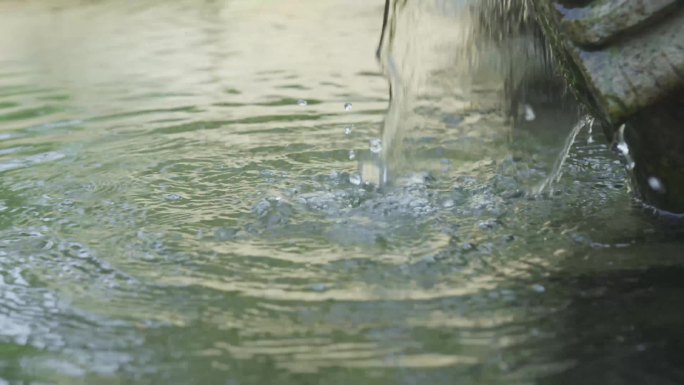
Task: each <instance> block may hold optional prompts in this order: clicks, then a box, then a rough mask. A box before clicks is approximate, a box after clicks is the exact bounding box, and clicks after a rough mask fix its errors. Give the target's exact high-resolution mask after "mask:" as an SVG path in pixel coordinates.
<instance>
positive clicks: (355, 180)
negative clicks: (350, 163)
mask: <svg viewBox="0 0 684 385" xmlns="http://www.w3.org/2000/svg"><path fill="white" fill-rule="evenodd" d="M349 183H351V184H353V185H354V186H360V185H361V175H359V174H351V175H349Z"/></svg>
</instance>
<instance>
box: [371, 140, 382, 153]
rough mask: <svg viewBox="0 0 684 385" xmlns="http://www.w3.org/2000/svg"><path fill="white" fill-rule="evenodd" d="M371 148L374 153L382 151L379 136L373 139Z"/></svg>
mask: <svg viewBox="0 0 684 385" xmlns="http://www.w3.org/2000/svg"><path fill="white" fill-rule="evenodd" d="M370 150H371V152H372V153H373V154H378V153H380V151H382V141H381V140H380V139H378V138H375V139H371V141H370Z"/></svg>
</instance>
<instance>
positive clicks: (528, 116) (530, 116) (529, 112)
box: [525, 104, 537, 122]
mask: <svg viewBox="0 0 684 385" xmlns="http://www.w3.org/2000/svg"><path fill="white" fill-rule="evenodd" d="M536 118H537V116H536V115H535V114H534V110H533V109H532V106H530V105H529V104H525V120H527V121H528V122H531V121H533V120H534V119H536Z"/></svg>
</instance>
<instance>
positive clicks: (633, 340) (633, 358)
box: [0, 0, 684, 385]
mask: <svg viewBox="0 0 684 385" xmlns="http://www.w3.org/2000/svg"><path fill="white" fill-rule="evenodd" d="M432 3H439V2H431V3H430V4H432ZM382 5H383V4H381V2H367V1H360V0H359V1H346V0H326V1H320V0H292V1H287V2H285V1H280V2H276V1H266V0H262V1H246V0H242V1H240V0H233V1H191V0H178V1H141V2H125V1H118V2H117V1H98V2H76V1H68V0H57V1H52V2H48V1H34V2H23V1H16V0H9V1H4V2H0V384H3V385H4V384H228V385H237V384H354V383H356V384H579V383H582V384H681V383H682V382H684V369H683V368H684V328H682V325H684V324H683V322H684V310H682V309H684V280H683V279H682V277H684V258H683V257H684V252H683V251H682V238H681V236H680V235H679V234H678V233H677V232H674V231H671V230H670V229H668V228H666V227H664V226H663V225H662V224H660V223H659V222H657V221H655V220H653V219H652V218H650V217H649V216H648V215H647V213H645V212H644V211H643V210H642V209H641V208H640V207H639V205H638V204H637V203H636V202H634V201H633V200H632V197H631V195H630V193H629V191H628V188H627V187H626V182H625V173H624V169H623V166H622V165H621V164H620V162H619V161H618V159H617V156H616V155H615V154H614V153H613V152H612V151H610V149H609V144H608V143H606V142H605V140H604V138H603V136H602V135H601V133H600V132H596V131H598V130H594V132H593V135H592V136H590V134H589V132H588V131H587V130H586V129H585V130H583V131H581V132H580V133H579V134H578V135H577V138H576V140H575V143H574V145H573V146H572V148H571V149H570V152H569V156H568V158H567V159H566V160H565V162H564V164H563V167H562V178H561V180H560V182H558V183H557V184H555V185H553V189H552V190H553V191H554V192H553V193H551V194H546V195H542V196H535V195H534V194H532V193H531V191H534V189H535V188H537V187H538V186H539V185H540V184H542V183H543V182H544V180H545V178H547V176H548V175H549V173H550V172H551V169H552V167H553V164H554V162H555V161H556V158H557V156H558V154H559V152H560V151H561V147H562V146H563V143H564V141H565V139H566V137H567V136H568V134H569V132H570V130H571V128H572V127H573V126H574V125H575V124H576V123H577V122H578V121H580V120H581V119H582V116H581V114H579V113H577V112H576V108H575V107H574V106H573V105H572V103H569V102H567V101H564V102H561V101H558V102H557V103H545V104H537V105H535V104H532V106H531V107H532V108H534V113H535V114H534V115H535V117H534V120H529V121H528V120H525V119H524V118H518V119H514V120H507V119H505V117H504V116H503V115H502V114H501V113H500V112H499V111H500V107H501V105H500V99H499V98H497V97H496V96H495V95H498V94H497V92H498V91H499V90H500V85H501V84H502V81H503V80H501V79H499V78H496V77H493V75H491V74H492V73H495V72H496V71H495V70H496V66H493V67H492V68H489V69H487V70H486V71H485V70H483V72H482V73H478V74H479V75H478V74H475V75H477V76H470V75H468V76H462V78H459V77H458V73H454V71H450V70H449V69H450V68H452V69H453V68H461V67H460V66H459V65H457V64H458V63H461V62H460V61H458V58H459V57H462V56H458V55H453V52H454V51H453V50H454V49H456V48H458V47H454V46H451V45H448V44H451V43H449V42H453V41H455V40H454V39H451V38H452V37H454V36H457V35H458V34H459V33H460V32H459V31H458V30H455V31H452V30H450V29H449V28H450V27H449V26H453V25H454V24H453V23H452V22H453V19H450V18H452V17H455V16H454V13H453V12H452V13H450V12H451V11H453V9H451V8H449V7H445V8H440V13H435V12H432V11H434V9H432V11H430V10H427V11H424V12H422V13H421V12H416V13H409V14H407V15H409V16H411V15H413V16H416V15H417V16H420V17H413V18H412V19H411V18H410V19H411V20H414V21H413V23H416V20H417V21H418V22H419V24H420V25H421V26H424V27H425V30H421V31H420V33H419V34H418V33H417V34H416V35H415V36H416V39H417V40H416V41H414V42H413V43H411V42H408V43H406V42H404V43H403V45H402V44H398V45H397V47H404V48H405V50H404V51H402V52H403V53H400V52H399V50H398V49H397V50H396V51H393V52H394V54H395V55H396V57H394V59H395V60H396V63H394V64H391V65H389V64H387V63H385V65H384V67H383V66H381V65H379V64H378V62H377V61H376V58H375V56H374V53H375V49H376V44H377V41H378V37H379V32H380V27H381V21H382V13H383V7H382ZM433 5H434V4H433ZM437 8H439V7H437ZM450 10H451V11H450ZM456 13H457V12H456ZM440 14H441V15H442V16H439V15H440ZM402 23H408V24H407V25H410V22H407V21H404V22H401V21H400V22H399V24H400V25H401V24H402ZM445 28H446V29H445ZM445 31H447V32H448V31H451V32H449V33H446V32H445ZM435 32H444V33H435ZM450 33H452V34H450ZM458 36H460V35H458ZM397 39H399V38H397ZM456 40H458V39H456ZM445 44H447V45H445ZM445 47H446V48H447V49H445ZM402 58H403V59H402ZM407 58H408V59H413V61H411V60H408V59H407ZM428 59H429V60H428ZM386 60H387V58H386ZM391 66H396V68H395V69H391V71H390V72H392V71H395V70H397V71H398V73H399V74H400V75H401V76H403V78H402V79H401V81H402V83H401V84H403V85H405V86H406V87H407V88H406V89H407V90H408V89H414V88H415V89H416V91H415V92H413V93H412V94H411V96H410V97H409V96H406V95H404V96H403V97H404V98H403V99H401V100H402V103H403V104H401V105H399V106H398V107H397V106H395V107H394V109H390V110H389V111H388V103H389V95H388V82H387V80H386V78H385V77H384V76H383V71H385V72H387V69H388V68H390V67H391ZM381 68H382V69H381ZM392 68H394V67H392ZM407 69H411V70H412V71H413V72H411V73H410V74H408V75H407V73H408V72H406V71H407ZM488 71H489V72H488ZM392 73H395V72H392ZM459 73H460V72H459ZM487 74H489V75H487ZM395 75H396V73H395ZM393 76H394V75H393ZM464 78H465V79H466V80H467V81H464ZM454 79H456V80H454ZM414 83H415V84H414ZM497 87H498V88H497ZM394 92H395V95H398V94H397V92H398V91H397V90H396V88H395V90H394ZM402 92H408V91H402ZM299 99H303V100H306V101H307V104H306V105H300V104H303V103H298V100H299ZM345 103H352V104H353V106H352V108H351V110H349V111H347V110H345V108H344V105H345ZM383 127H384V134H383V133H382V132H381V131H383ZM397 127H398V131H400V133H399V134H396V133H393V132H392V131H391V129H392V128H397ZM349 129H350V130H349ZM390 134H391V135H390ZM395 134H396V135H395ZM383 135H384V136H383ZM388 136H389V137H391V138H399V139H396V143H393V146H394V147H393V148H399V149H401V151H399V152H400V153H401V154H403V155H401V157H400V158H401V159H399V160H397V159H396V158H397V156H396V154H395V155H393V156H390V155H387V154H386V153H387V152H388V151H389V150H388V149H387V146H385V147H384V148H383V151H384V152H385V154H384V155H383V156H387V159H389V160H391V162H390V163H391V166H392V168H391V175H392V179H391V183H390V184H388V185H387V186H384V187H383V188H382V189H380V190H378V189H375V188H374V187H373V186H370V185H368V186H364V185H363V184H361V185H358V184H355V183H352V182H356V183H358V179H357V177H358V175H357V173H358V171H359V167H360V166H359V162H361V164H371V165H372V164H376V163H378V162H379V160H378V155H376V154H374V153H372V152H371V151H370V146H369V143H370V141H371V140H372V139H374V138H382V139H383V140H385V142H387V141H388V140H390V139H391V138H389V139H388ZM350 150H354V159H350ZM361 169H362V170H363V167H361ZM364 178H366V180H369V179H368V177H367V175H364ZM350 180H351V181H352V182H350Z"/></svg>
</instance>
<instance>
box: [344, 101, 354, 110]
mask: <svg viewBox="0 0 684 385" xmlns="http://www.w3.org/2000/svg"><path fill="white" fill-rule="evenodd" d="M351 109H352V104H351V103H349V102H347V103H344V110H345V111H351Z"/></svg>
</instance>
